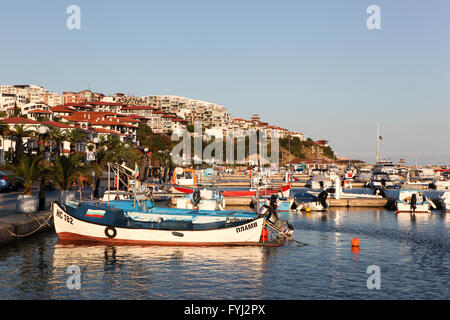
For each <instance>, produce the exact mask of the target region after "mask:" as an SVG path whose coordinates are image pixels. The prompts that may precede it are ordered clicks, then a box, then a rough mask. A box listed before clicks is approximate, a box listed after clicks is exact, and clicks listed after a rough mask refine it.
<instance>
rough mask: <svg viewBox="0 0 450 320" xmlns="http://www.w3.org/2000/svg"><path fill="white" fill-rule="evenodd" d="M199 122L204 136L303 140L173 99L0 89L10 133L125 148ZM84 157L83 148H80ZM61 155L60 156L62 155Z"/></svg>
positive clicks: (1, 114)
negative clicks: (59, 134) (64, 136)
mask: <svg viewBox="0 0 450 320" xmlns="http://www.w3.org/2000/svg"><path fill="white" fill-rule="evenodd" d="M196 121H201V123H202V126H203V128H205V133H206V134H207V135H208V136H213V135H214V136H215V137H216V138H217V137H224V136H226V135H227V134H228V133H229V132H230V130H233V132H242V133H244V134H245V133H246V132H248V130H266V132H267V135H268V137H271V136H274V137H277V138H286V137H288V136H290V137H292V138H295V137H297V138H299V139H300V140H301V141H303V140H304V139H305V137H304V135H303V134H302V133H299V132H292V131H289V130H287V129H284V128H281V127H279V126H275V125H269V123H267V122H263V121H261V120H260V118H259V116H258V115H253V116H252V118H251V119H250V120H245V119H241V118H234V119H233V117H232V116H231V114H230V112H229V111H228V110H227V109H226V108H225V107H224V106H222V105H219V104H216V103H212V102H207V101H201V100H195V99H190V98H186V97H180V96H172V95H151V96H144V97H136V96H133V95H128V94H123V93H116V94H114V95H112V96H105V95H103V94H101V93H95V92H92V91H90V90H84V91H80V92H63V93H62V94H61V95H58V94H57V93H55V92H49V91H48V90H46V89H45V88H44V87H41V86H37V85H1V86H0V123H4V124H6V125H8V127H9V129H10V130H14V129H15V127H16V126H17V125H19V124H23V125H24V126H26V127H29V128H30V129H33V128H34V129H35V130H38V128H39V127H40V126H46V127H55V128H59V129H66V130H72V129H75V128H77V129H79V130H82V131H84V132H86V133H88V134H89V136H90V137H91V138H92V139H94V138H100V137H101V136H103V135H116V136H117V137H119V138H120V140H121V141H123V142H126V143H137V128H138V125H139V124H140V123H145V124H147V125H148V126H149V127H150V128H151V129H152V131H153V132H154V133H166V134H170V133H171V132H180V131H182V130H186V129H187V128H188V126H189V125H194V123H195V122H196ZM2 140H3V141H2V145H1V146H0V149H3V150H4V151H6V150H8V148H9V147H12V148H13V149H14V142H13V141H9V143H8V139H7V138H6V137H3V139H2ZM79 149H80V151H83V149H84V148H83V147H80V148H79ZM63 152H64V150H63Z"/></svg>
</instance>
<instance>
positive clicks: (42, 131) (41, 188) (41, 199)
mask: <svg viewBox="0 0 450 320" xmlns="http://www.w3.org/2000/svg"><path fill="white" fill-rule="evenodd" d="M48 131H49V129H48V127H46V126H40V127H39V129H38V132H39V138H41V137H42V143H40V141H39V154H41V155H43V154H44V153H45V137H46V135H47V133H48ZM39 210H40V211H41V210H45V177H44V176H42V177H41V183H40V186H39Z"/></svg>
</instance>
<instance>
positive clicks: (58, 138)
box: [49, 127, 68, 156]
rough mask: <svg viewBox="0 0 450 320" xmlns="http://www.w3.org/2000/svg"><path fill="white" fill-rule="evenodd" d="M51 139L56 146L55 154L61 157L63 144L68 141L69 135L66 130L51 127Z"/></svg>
mask: <svg viewBox="0 0 450 320" xmlns="http://www.w3.org/2000/svg"><path fill="white" fill-rule="evenodd" d="M49 139H50V140H51V141H53V143H54V144H55V154H56V155H57V156H59V155H60V154H61V143H63V142H64V141H66V140H67V139H68V138H67V133H66V132H65V131H64V130H60V129H58V128H54V127H51V128H50V131H49Z"/></svg>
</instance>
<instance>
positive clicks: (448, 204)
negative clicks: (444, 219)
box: [439, 191, 450, 212]
mask: <svg viewBox="0 0 450 320" xmlns="http://www.w3.org/2000/svg"><path fill="white" fill-rule="evenodd" d="M439 205H440V207H441V209H442V211H444V212H450V191H446V192H444V193H443V194H441V195H440V196H439Z"/></svg>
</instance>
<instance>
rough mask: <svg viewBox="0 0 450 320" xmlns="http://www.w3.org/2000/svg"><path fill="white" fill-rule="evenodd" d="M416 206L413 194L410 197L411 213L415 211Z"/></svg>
mask: <svg viewBox="0 0 450 320" xmlns="http://www.w3.org/2000/svg"><path fill="white" fill-rule="evenodd" d="M416 204H417V196H416V194H415V193H413V194H412V195H411V210H410V211H412V212H415V211H416Z"/></svg>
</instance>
